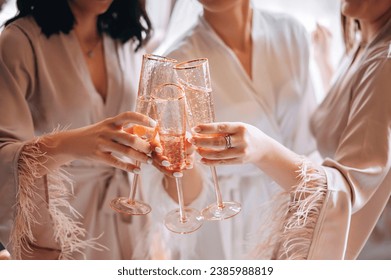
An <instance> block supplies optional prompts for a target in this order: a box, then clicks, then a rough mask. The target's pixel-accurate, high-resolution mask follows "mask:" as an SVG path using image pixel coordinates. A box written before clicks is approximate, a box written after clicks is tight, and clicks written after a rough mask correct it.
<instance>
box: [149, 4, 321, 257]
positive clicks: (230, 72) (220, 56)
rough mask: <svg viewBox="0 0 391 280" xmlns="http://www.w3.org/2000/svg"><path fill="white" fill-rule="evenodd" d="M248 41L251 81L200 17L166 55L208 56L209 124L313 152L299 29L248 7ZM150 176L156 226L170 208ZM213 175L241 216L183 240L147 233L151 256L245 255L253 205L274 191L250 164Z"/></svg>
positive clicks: (253, 227)
mask: <svg viewBox="0 0 391 280" xmlns="http://www.w3.org/2000/svg"><path fill="white" fill-rule="evenodd" d="M251 36H252V39H253V54H252V67H253V68H252V77H253V78H252V79H251V78H250V77H249V76H248V75H247V73H246V71H245V70H244V69H243V67H242V65H241V64H240V62H239V60H238V59H237V57H236V56H235V55H234V53H233V51H232V50H231V49H229V48H228V47H227V46H226V45H225V44H224V42H223V41H222V40H221V39H220V38H219V37H218V36H217V34H216V33H215V32H214V31H213V29H212V28H211V27H210V26H209V25H208V23H207V22H206V21H205V19H204V18H203V17H200V18H199V21H198V23H197V25H195V26H194V27H193V28H192V29H191V30H190V31H189V32H188V33H187V34H186V36H184V37H183V38H181V39H180V40H179V41H178V42H176V43H175V44H173V46H172V48H171V49H169V50H168V51H167V52H166V55H167V56H170V57H173V58H176V59H178V60H179V61H183V60H189V59H194V58H200V57H206V58H208V59H209V65H210V72H211V79H212V89H213V99H214V107H215V115H216V121H240V122H245V123H249V124H252V125H254V126H256V127H258V128H259V129H261V130H262V131H264V132H265V133H267V134H269V135H270V136H272V137H273V138H275V139H276V140H278V141H280V142H281V143H283V144H284V145H286V146H287V147H289V148H291V149H293V150H294V151H296V152H297V153H300V154H305V155H309V154H310V153H312V152H313V151H314V150H315V142H314V139H313V138H312V137H311V133H310V131H309V126H308V120H309V117H310V114H311V112H312V110H313V109H314V108H315V106H316V104H315V98H314V96H313V94H312V84H311V81H310V73H309V70H308V61H309V49H308V44H307V43H308V42H307V37H306V32H305V30H304V28H303V27H302V26H301V25H300V24H298V23H297V22H296V21H295V20H293V19H292V18H290V17H288V16H286V15H278V14H272V13H269V12H264V11H259V10H254V13H253V22H252V35H251ZM144 171H145V172H147V170H145V169H144ZM150 171H151V172H153V173H154V174H153V175H152V176H151V174H150V173H149V175H150V176H144V177H149V178H150V179H145V180H144V186H143V187H144V190H145V191H146V194H145V195H146V197H147V200H148V201H150V202H151V203H152V204H153V205H158V203H160V204H161V205H160V209H159V211H153V213H151V215H152V217H153V218H152V220H153V221H154V222H153V224H154V226H155V227H158V223H159V222H160V221H161V220H162V218H163V217H164V214H165V213H166V212H167V211H168V210H171V209H173V208H177V205H176V204H175V203H174V201H172V199H171V198H169V197H168V196H167V195H166V194H165V193H164V191H163V188H162V187H161V174H158V173H156V172H154V171H153V170H150ZM217 173H218V176H219V183H220V187H221V192H222V196H223V200H226V201H228V200H234V201H237V202H240V203H241V204H242V207H243V208H242V211H241V212H240V213H239V214H238V215H237V216H235V217H233V218H231V219H228V220H225V221H215V222H207V221H205V223H204V225H203V226H202V227H201V229H200V230H198V231H196V232H194V233H192V234H190V235H183V236H177V235H175V234H172V233H169V232H168V231H167V230H166V229H164V228H163V227H162V228H156V229H154V230H153V240H154V241H152V242H153V243H152V244H153V245H154V248H152V249H151V251H152V252H151V257H152V258H177V259H242V258H248V257H249V256H248V255H249V253H250V251H251V248H253V247H254V244H252V242H253V237H252V235H254V234H257V231H258V229H259V224H260V219H261V218H262V217H261V216H262V215H259V211H260V210H259V207H260V206H262V205H263V204H264V203H265V202H266V201H268V200H269V199H270V198H271V197H272V196H273V194H274V193H276V192H277V191H278V190H280V191H281V189H280V187H279V186H277V185H276V184H275V183H273V182H272V181H271V180H270V179H269V178H268V177H267V176H266V175H264V174H263V173H262V172H261V171H260V170H259V169H257V168H256V167H255V166H253V165H250V164H247V165H235V166H225V167H217ZM210 176H211V175H210V171H209V169H208V168H207V169H206V170H205V171H204V182H205V185H204V189H203V192H202V193H201V194H200V196H199V197H198V198H197V199H196V201H194V202H193V204H192V205H191V206H192V207H195V208H198V209H201V208H203V207H205V206H207V205H208V204H210V203H212V202H214V201H215V197H214V195H213V191H212V184H211V179H210ZM186 188H191V186H184V192H186ZM168 202H169V203H168ZM168 205H169V206H168ZM155 207H156V206H155ZM158 213H162V214H158ZM263 218H264V217H263ZM160 224H161V222H160ZM159 239H160V241H159ZM159 244H160V245H159ZM158 248H161V250H159V249H158Z"/></svg>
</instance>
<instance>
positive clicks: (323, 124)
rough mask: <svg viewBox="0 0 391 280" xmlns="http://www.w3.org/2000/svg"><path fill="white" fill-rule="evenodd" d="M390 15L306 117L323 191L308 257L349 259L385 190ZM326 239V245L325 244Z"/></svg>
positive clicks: (388, 184)
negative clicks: (321, 159) (318, 155)
mask: <svg viewBox="0 0 391 280" xmlns="http://www.w3.org/2000/svg"><path fill="white" fill-rule="evenodd" d="M390 41H391V20H389V21H388V23H387V24H386V25H385V26H384V27H383V28H382V30H381V31H380V32H379V33H378V34H377V36H376V37H375V38H374V39H373V40H372V42H370V43H369V45H368V46H367V47H366V48H365V50H364V52H363V55H362V57H361V58H360V61H359V63H357V64H355V65H354V66H351V65H352V62H353V59H354V57H355V53H356V52H357V49H356V50H355V51H354V52H352V53H351V54H350V55H348V56H347V57H346V59H345V60H344V62H343V63H342V65H341V67H340V69H339V73H338V75H337V76H338V78H337V79H336V81H335V83H334V85H333V87H332V88H331V90H330V92H329V94H328V95H327V97H326V98H325V100H324V101H323V103H322V104H321V105H320V107H319V108H318V110H317V111H316V113H315V114H314V116H313V119H312V122H311V124H312V129H313V131H314V134H315V137H316V140H317V145H318V149H319V151H320V153H321V154H322V156H323V157H324V158H325V161H324V163H323V169H324V172H325V174H326V179H327V194H326V197H325V202H324V205H323V207H322V209H321V212H320V215H319V219H318V221H317V224H316V227H315V232H314V236H313V238H312V242H311V246H310V250H309V252H308V258H310V259H355V258H357V256H358V254H359V253H360V251H361V250H362V248H363V246H364V245H365V242H366V241H367V239H368V237H369V235H370V233H371V231H372V230H373V228H374V226H375V224H376V222H377V220H378V219H379V217H380V215H381V213H382V211H383V209H384V208H385V206H386V204H387V201H388V200H389V197H390V193H391V174H390V166H391V134H390V131H391V130H390V128H391V79H390V77H391V48H390ZM331 245H332V246H331Z"/></svg>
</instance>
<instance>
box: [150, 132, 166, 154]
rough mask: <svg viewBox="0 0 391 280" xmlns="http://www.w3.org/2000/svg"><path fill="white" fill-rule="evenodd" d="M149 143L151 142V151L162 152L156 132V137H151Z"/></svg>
mask: <svg viewBox="0 0 391 280" xmlns="http://www.w3.org/2000/svg"><path fill="white" fill-rule="evenodd" d="M149 143H150V144H151V149H152V151H153V152H156V153H158V154H162V153H163V147H162V145H161V144H160V139H159V134H157V135H156V137H155V138H154V139H152V140H151V141H150V142H149Z"/></svg>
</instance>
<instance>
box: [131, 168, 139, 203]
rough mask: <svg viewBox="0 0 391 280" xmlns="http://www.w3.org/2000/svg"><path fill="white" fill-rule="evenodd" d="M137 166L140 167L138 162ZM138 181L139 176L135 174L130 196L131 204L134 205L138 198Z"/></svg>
mask: <svg viewBox="0 0 391 280" xmlns="http://www.w3.org/2000/svg"><path fill="white" fill-rule="evenodd" d="M136 166H137V167H140V162H138V161H136ZM138 179H139V174H134V176H133V182H132V188H131V189H130V194H129V204H133V203H134V200H135V198H136V190H137V185H138Z"/></svg>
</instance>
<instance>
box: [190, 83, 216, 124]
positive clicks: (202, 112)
mask: <svg viewBox="0 0 391 280" xmlns="http://www.w3.org/2000/svg"><path fill="white" fill-rule="evenodd" d="M184 89H185V94H186V105H187V106H186V110H187V120H188V122H189V125H190V127H194V126H196V125H199V124H203V123H211V122H214V120H215V113H214V107H213V99H212V91H208V90H204V89H200V88H194V87H189V86H185V87H184Z"/></svg>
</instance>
